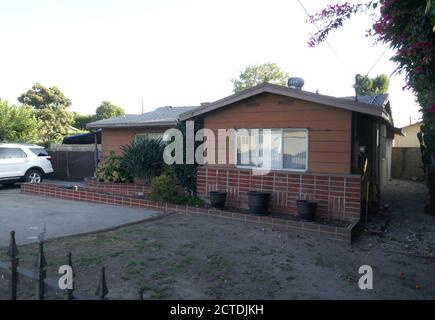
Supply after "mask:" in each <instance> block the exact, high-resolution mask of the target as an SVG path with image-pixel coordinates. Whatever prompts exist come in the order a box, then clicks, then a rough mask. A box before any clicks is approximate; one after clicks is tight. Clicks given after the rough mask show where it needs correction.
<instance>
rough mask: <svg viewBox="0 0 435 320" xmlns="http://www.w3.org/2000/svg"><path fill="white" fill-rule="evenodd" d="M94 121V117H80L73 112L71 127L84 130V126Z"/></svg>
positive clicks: (80, 115)
mask: <svg viewBox="0 0 435 320" xmlns="http://www.w3.org/2000/svg"><path fill="white" fill-rule="evenodd" d="M94 121H96V118H95V115H82V114H78V113H77V112H75V113H74V122H73V125H72V126H73V127H74V128H77V129H80V130H86V125H87V124H88V123H91V122H94Z"/></svg>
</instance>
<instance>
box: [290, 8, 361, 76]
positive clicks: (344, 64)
mask: <svg viewBox="0 0 435 320" xmlns="http://www.w3.org/2000/svg"><path fill="white" fill-rule="evenodd" d="M298 2H299V4H300V5H301V7H302V9H303V10H304V11H305V13H306V14H307V16H308V19H309V18H311V15H310V13H309V12H308V10H307V9H306V8H305V6H304V5H303V3H302V1H301V0H298ZM313 24H314V26H315V27H316V28H317V30H319V31H320V28H319V26H318V25H317V24H316V23H315V22H314V23H313ZM325 42H326V44H327V45H328V47H329V49H330V50H331V51H332V53H333V54H334V55H335V57H336V58H337V60H338V61H339V62H340V63H341V64H342V65H343V66H344V68H345V69H346V70H347V72H349V74H351V75H352V76H354V75H355V73H354V72H352V71H351V70H350V69H349V67H348V66H347V65H346V63H345V62H344V61H343V59H341V57H340V56H339V55H338V53H337V51H335V50H334V48H333V47H332V45H331V44H330V43H329V41H328V40H325Z"/></svg>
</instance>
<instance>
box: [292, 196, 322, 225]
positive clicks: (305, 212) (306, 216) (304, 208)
mask: <svg viewBox="0 0 435 320" xmlns="http://www.w3.org/2000/svg"><path fill="white" fill-rule="evenodd" d="M296 205H297V207H298V216H299V219H300V220H301V221H308V222H309V221H314V220H315V218H316V211H317V202H315V201H310V200H297V201H296Z"/></svg>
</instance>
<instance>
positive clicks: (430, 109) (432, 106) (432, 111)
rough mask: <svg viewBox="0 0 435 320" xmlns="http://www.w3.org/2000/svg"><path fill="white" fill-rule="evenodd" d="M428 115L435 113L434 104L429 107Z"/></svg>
mask: <svg viewBox="0 0 435 320" xmlns="http://www.w3.org/2000/svg"><path fill="white" fill-rule="evenodd" d="M428 111H429V112H430V113H435V103H434V104H433V105H431V106H430V108H429V110H428Z"/></svg>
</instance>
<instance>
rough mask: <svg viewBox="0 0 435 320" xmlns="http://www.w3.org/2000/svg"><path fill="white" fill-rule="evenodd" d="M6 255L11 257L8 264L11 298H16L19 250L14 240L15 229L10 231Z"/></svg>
mask: <svg viewBox="0 0 435 320" xmlns="http://www.w3.org/2000/svg"><path fill="white" fill-rule="evenodd" d="M6 254H7V255H8V257H10V258H11V266H10V277H11V278H10V280H9V286H10V294H11V296H10V297H11V300H17V286H18V270H17V268H18V265H19V259H18V258H17V256H18V254H19V251H18V247H17V243H16V242H15V231H11V238H10V241H9V247H8V252H7V253H6Z"/></svg>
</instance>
